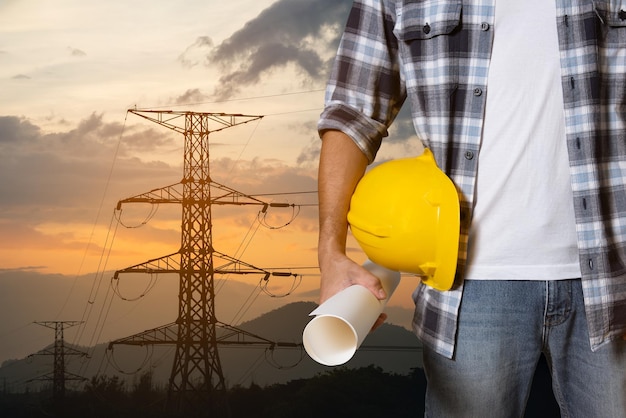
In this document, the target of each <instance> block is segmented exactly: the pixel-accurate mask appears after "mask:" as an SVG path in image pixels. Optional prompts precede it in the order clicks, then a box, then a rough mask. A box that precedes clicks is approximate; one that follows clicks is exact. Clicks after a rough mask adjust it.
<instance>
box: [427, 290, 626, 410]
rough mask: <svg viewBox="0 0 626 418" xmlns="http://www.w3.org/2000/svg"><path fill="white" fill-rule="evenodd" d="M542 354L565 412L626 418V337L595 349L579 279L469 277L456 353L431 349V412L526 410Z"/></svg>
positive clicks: (429, 357)
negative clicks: (448, 354) (450, 355)
mask: <svg viewBox="0 0 626 418" xmlns="http://www.w3.org/2000/svg"><path fill="white" fill-rule="evenodd" d="M542 353H543V354H544V355H545V357H546V359H547V362H548V365H549V367H550V371H551V373H552V380H553V385H552V386H553V392H554V396H555V398H556V400H557V402H558V403H559V407H560V409H561V416H562V417H584V418H596V417H598V418H611V417H615V418H624V417H626V341H621V340H620V341H617V342H614V343H611V344H609V345H605V346H603V347H601V348H600V349H599V350H598V351H596V352H592V351H591V348H590V345H589V339H588V333H587V324H586V317H585V310H584V305H583V296H582V287H581V282H580V280H559V281H554V282H545V281H466V282H465V290H464V294H463V300H462V303H461V311H460V315H459V329H458V334H457V348H456V353H455V357H454V359H452V360H449V359H447V358H445V357H443V356H441V355H438V354H436V353H434V352H433V351H431V350H428V349H426V348H425V349H424V370H425V372H426V377H427V380H428V386H427V389H426V416H427V417H430V418H435V417H445V418H456V417H477V418H485V417H489V418H491V417H495V418H499V417H521V416H523V415H524V409H525V407H526V401H527V399H528V396H529V393H530V387H531V384H532V378H533V375H534V371H535V367H536V365H537V362H538V361H539V358H540V356H541V354H542Z"/></svg>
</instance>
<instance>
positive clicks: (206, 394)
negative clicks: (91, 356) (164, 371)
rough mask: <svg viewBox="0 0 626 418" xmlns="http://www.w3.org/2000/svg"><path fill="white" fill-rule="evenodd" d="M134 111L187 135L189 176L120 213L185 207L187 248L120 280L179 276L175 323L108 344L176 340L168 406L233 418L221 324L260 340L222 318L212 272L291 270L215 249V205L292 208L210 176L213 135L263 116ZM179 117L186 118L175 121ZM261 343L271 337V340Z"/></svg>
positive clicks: (139, 197)
mask: <svg viewBox="0 0 626 418" xmlns="http://www.w3.org/2000/svg"><path fill="white" fill-rule="evenodd" d="M129 112H131V113H133V114H136V115H138V116H141V117H143V118H145V119H148V120H150V121H152V122H155V123H158V124H159V125H162V126H165V127H167V128H168V129H171V130H173V131H175V132H178V133H180V134H183V135H184V141H185V143H184V164H183V179H182V181H181V182H180V183H177V184H174V185H171V186H166V187H163V188H160V189H155V190H152V191H150V192H147V193H143V194H140V195H137V196H134V197H131V198H128V199H124V200H121V201H120V202H119V203H118V210H119V209H121V206H122V204H124V203H133V202H144V203H153V204H157V203H177V204H180V205H182V223H181V229H182V231H181V232H182V233H181V246H180V250H179V251H178V252H176V253H174V254H170V255H166V256H163V257H160V258H156V259H152V260H149V261H146V262H144V263H141V264H137V265H135V266H132V267H128V268H125V269H123V270H119V271H117V272H116V273H115V276H114V280H117V279H118V276H119V274H120V273H136V272H141V273H178V274H179V276H180V284H179V308H178V318H177V319H176V322H175V323H172V324H168V325H164V326H162V327H159V328H156V329H152V330H148V331H144V332H142V333H139V334H136V335H133V336H131V337H127V338H122V339H118V340H115V341H112V342H111V343H110V344H109V347H110V348H111V347H112V346H114V345H117V344H125V345H149V344H172V345H175V347H176V351H175V355H174V363H173V365H172V371H171V374H170V380H169V386H168V409H169V410H170V411H172V412H175V413H177V414H184V416H192V415H197V414H198V412H199V411H198V408H199V407H200V408H201V409H202V412H201V415H205V416H215V417H220V418H222V417H227V416H229V415H230V412H229V408H228V405H227V403H226V402H225V390H226V385H225V382H224V374H223V372H222V366H221V362H220V357H219V353H218V350H217V345H218V340H219V339H220V338H221V336H218V335H217V328H220V329H222V328H223V329H227V333H228V335H229V336H232V335H237V336H241V335H243V336H246V335H247V336H248V337H252V338H257V340H259V338H258V337H257V336H254V335H252V334H250V333H247V334H246V333H245V332H243V331H242V330H236V329H235V328H233V327H228V326H225V325H224V324H221V323H220V322H219V321H218V320H217V318H216V315H215V291H214V275H215V274H252V273H255V274H259V273H260V274H265V275H266V277H269V276H270V275H276V276H285V275H287V276H289V275H291V274H290V273H285V272H268V271H265V270H262V269H258V268H256V267H254V266H252V265H250V264H246V263H243V262H241V261H240V260H236V259H234V258H232V257H229V256H227V255H225V254H222V253H219V252H218V251H216V250H215V249H214V248H213V241H212V220H211V206H212V205H213V204H217V205H262V206H263V210H267V208H268V207H270V206H281V207H284V206H289V205H286V204H284V203H281V204H270V203H265V202H263V201H261V200H259V199H256V198H254V197H252V196H249V195H245V194H243V193H240V192H237V191H236V190H233V189H231V188H229V187H227V186H224V185H222V184H219V183H216V182H214V181H212V180H211V176H210V173H209V134H210V133H212V132H216V131H220V130H223V129H226V128H229V127H233V126H236V125H240V124H243V123H248V122H251V121H254V120H258V119H260V118H261V117H262V116H250V115H241V114H225V113H200V112H186V111H180V112H178V111H169V110H168V111H156V110H129ZM180 119H183V121H184V123H183V124H180V123H179V124H176V123H175V122H176V121H179V120H180ZM181 125H182V126H181ZM211 126H214V127H213V128H212V127H211ZM181 189H182V191H181ZM216 260H219V261H223V264H220V265H217V266H216V264H215V261H216ZM260 340H262V339H260ZM263 343H271V342H268V341H267V340H265V341H263Z"/></svg>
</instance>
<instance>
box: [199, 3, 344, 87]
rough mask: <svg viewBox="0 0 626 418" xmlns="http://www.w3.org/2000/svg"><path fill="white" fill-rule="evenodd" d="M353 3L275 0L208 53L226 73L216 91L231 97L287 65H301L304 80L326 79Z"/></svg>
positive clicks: (211, 60) (211, 63) (209, 60)
mask: <svg viewBox="0 0 626 418" xmlns="http://www.w3.org/2000/svg"><path fill="white" fill-rule="evenodd" d="M350 5H351V2H350V1H348V0H317V1H310V0H279V1H277V2H276V3H274V4H273V5H271V6H270V7H268V8H267V9H265V10H264V11H263V12H261V14H259V15H258V16H257V17H256V18H255V19H253V20H251V21H249V22H248V23H246V24H245V25H244V27H243V28H241V29H240V30H238V31H237V32H235V33H233V34H232V35H231V36H230V37H229V38H227V39H226V40H224V41H223V42H222V43H221V44H219V45H218V46H216V47H215V48H214V49H213V50H212V51H211V53H210V54H209V56H208V61H207V64H208V65H218V66H220V67H221V68H222V70H223V71H224V72H225V74H224V75H223V76H222V77H221V78H220V85H219V87H217V88H216V90H215V95H216V96H217V97H218V98H219V99H224V98H227V97H228V96H229V95H231V94H233V93H236V92H237V91H238V90H239V89H241V88H242V87H245V86H247V85H250V84H253V83H256V82H258V81H259V80H260V77H261V76H262V75H263V74H265V73H268V72H270V71H271V70H273V69H276V68H281V67H284V66H285V65H287V64H293V65H295V66H296V68H298V69H300V70H301V73H302V75H303V76H304V78H305V80H322V79H324V78H325V77H326V72H327V69H328V65H327V62H328V60H329V59H330V58H331V56H332V52H333V51H334V50H335V49H336V45H337V41H338V39H339V34H340V32H341V31H340V29H341V28H342V27H343V25H344V22H345V20H346V18H347V15H348V12H349V9H350Z"/></svg>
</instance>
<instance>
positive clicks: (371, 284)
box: [320, 254, 387, 331]
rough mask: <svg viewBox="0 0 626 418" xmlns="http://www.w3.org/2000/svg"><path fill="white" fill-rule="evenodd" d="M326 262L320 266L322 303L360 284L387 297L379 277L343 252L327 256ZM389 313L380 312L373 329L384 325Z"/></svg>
mask: <svg viewBox="0 0 626 418" xmlns="http://www.w3.org/2000/svg"><path fill="white" fill-rule="evenodd" d="M325 261H326V264H325V265H324V266H320V269H321V271H322V277H321V281H320V304H321V303H323V302H324V301H326V300H327V299H328V298H330V297H331V296H333V295H335V294H336V293H338V292H340V291H342V290H343V289H345V288H347V287H349V286H352V285H355V284H358V285H361V286H363V287H365V288H367V289H368V290H369V291H370V292H372V294H373V295H374V296H376V298H377V299H379V300H383V299H385V298H386V297H387V295H386V294H385V290H384V289H383V287H382V285H381V283H380V280H379V279H378V277H376V276H374V275H373V274H372V273H370V272H369V271H367V270H366V269H365V268H363V267H362V266H360V265H359V264H357V263H355V262H354V261H352V260H351V259H349V258H348V257H346V256H345V255H343V254H337V255H335V256H333V257H327V259H326V260H325ZM386 319H387V314H385V313H384V312H383V313H381V314H380V316H379V317H378V319H377V320H376V322H375V323H374V325H373V326H372V331H373V330H375V329H376V328H378V327H379V326H380V325H382V324H383V323H384V322H385V320H386Z"/></svg>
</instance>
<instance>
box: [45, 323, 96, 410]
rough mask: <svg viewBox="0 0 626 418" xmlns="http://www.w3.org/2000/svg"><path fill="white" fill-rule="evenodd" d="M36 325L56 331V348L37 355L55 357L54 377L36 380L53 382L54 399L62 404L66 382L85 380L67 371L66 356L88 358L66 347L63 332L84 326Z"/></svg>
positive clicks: (67, 324) (74, 324) (72, 324)
mask: <svg viewBox="0 0 626 418" xmlns="http://www.w3.org/2000/svg"><path fill="white" fill-rule="evenodd" d="M35 324H37V325H41V326H44V327H46V328H50V329H53V330H54V347H53V349H52V350H50V349H49V348H47V349H45V350H43V351H40V352H39V353H37V354H36V355H52V356H54V357H53V358H54V367H53V369H52V375H49V374H48V375H45V376H42V377H39V378H36V379H35V380H52V398H53V399H54V401H55V402H60V401H62V400H63V398H65V382H66V381H67V380H85V378H84V377H81V376H78V375H76V374H73V373H69V372H68V371H66V370H65V356H86V355H87V353H84V352H82V351H79V350H76V349H74V348H71V347H66V346H65V341H64V339H63V330H64V329H65V328H69V327H73V326H76V325H79V324H82V322H81V321H36V322H35Z"/></svg>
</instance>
